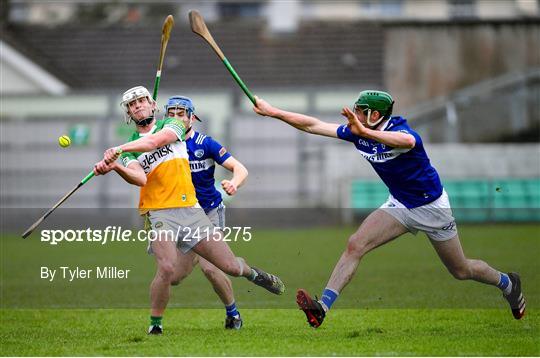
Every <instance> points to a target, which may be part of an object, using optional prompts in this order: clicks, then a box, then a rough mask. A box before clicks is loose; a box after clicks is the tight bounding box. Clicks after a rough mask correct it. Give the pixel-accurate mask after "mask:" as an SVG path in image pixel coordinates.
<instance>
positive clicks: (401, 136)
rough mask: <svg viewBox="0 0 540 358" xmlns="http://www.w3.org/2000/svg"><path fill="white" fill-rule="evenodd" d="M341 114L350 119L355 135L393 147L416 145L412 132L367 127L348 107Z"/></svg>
mask: <svg viewBox="0 0 540 358" xmlns="http://www.w3.org/2000/svg"><path fill="white" fill-rule="evenodd" d="M341 115H343V116H344V117H345V118H347V120H348V121H349V124H347V126H348V127H349V128H350V129H351V132H352V133H353V134H354V135H357V136H359V137H363V138H367V139H373V140H375V141H377V142H379V143H383V144H386V145H388V146H390V147H393V148H413V147H414V146H415V145H416V139H415V138H414V136H413V135H411V134H408V133H402V132H386V131H378V130H373V129H369V128H367V127H366V126H364V125H363V124H362V122H360V120H359V119H358V117H357V115H356V114H355V113H354V112H353V111H351V110H350V109H349V108H347V107H345V108H343V109H342V110H341Z"/></svg>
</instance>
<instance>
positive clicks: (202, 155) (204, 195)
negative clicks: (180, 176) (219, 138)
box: [186, 132, 231, 212]
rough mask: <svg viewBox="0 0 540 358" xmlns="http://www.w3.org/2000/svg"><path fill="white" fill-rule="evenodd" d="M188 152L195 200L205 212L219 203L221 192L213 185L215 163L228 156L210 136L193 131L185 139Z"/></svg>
mask: <svg viewBox="0 0 540 358" xmlns="http://www.w3.org/2000/svg"><path fill="white" fill-rule="evenodd" d="M186 145H187V150H188V154H189V167H190V168H191V180H192V181H193V185H194V186H195V191H196V194H197V200H198V201H199V204H200V205H201V206H202V207H203V209H204V211H205V212H209V211H210V210H212V209H214V208H216V207H218V205H219V203H221V201H222V199H221V193H220V192H219V191H217V190H216V187H215V186H214V183H215V180H214V172H215V170H216V165H215V163H218V164H220V165H221V164H223V162H224V161H226V160H227V159H229V158H230V156H231V154H230V153H229V152H227V149H225V147H224V146H222V145H221V144H219V143H218V142H216V141H215V140H214V139H213V138H212V137H208V136H205V135H204V134H201V133H199V132H195V133H194V134H193V136H192V137H190V138H189V139H188V140H186Z"/></svg>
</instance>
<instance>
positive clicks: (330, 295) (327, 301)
mask: <svg viewBox="0 0 540 358" xmlns="http://www.w3.org/2000/svg"><path fill="white" fill-rule="evenodd" d="M338 295H339V293H338V292H336V291H334V290H332V289H331V288H328V287H327V288H325V289H324V291H323V293H322V296H321V302H322V304H323V308H325V311H328V310H329V309H330V307H332V305H333V304H334V301H335V300H336V299H337V297H338Z"/></svg>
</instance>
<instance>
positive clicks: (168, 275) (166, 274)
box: [158, 262, 176, 282]
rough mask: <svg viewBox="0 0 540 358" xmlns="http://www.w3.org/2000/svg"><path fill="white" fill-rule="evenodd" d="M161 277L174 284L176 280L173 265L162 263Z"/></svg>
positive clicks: (159, 268)
mask: <svg viewBox="0 0 540 358" xmlns="http://www.w3.org/2000/svg"><path fill="white" fill-rule="evenodd" d="M158 273H159V276H160V277H161V278H162V279H163V280H164V281H167V282H173V281H174V280H175V279H176V278H175V270H174V265H173V264H172V263H168V262H165V263H162V264H160V265H159V266H158Z"/></svg>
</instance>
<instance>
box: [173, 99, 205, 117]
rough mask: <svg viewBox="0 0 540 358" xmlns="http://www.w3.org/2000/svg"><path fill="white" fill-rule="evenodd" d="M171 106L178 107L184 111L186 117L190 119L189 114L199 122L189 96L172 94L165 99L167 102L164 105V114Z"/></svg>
mask: <svg viewBox="0 0 540 358" xmlns="http://www.w3.org/2000/svg"><path fill="white" fill-rule="evenodd" d="M171 108H180V109H183V110H185V111H186V114H187V116H188V118H190V119H191V116H192V115H193V117H194V118H195V119H196V120H198V121H199V122H201V120H200V118H199V117H197V115H196V114H195V106H194V105H193V101H192V100H191V98H189V97H184V96H174V97H171V98H169V99H168V100H167V104H166V105H165V115H167V113H168V112H169V109H171Z"/></svg>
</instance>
